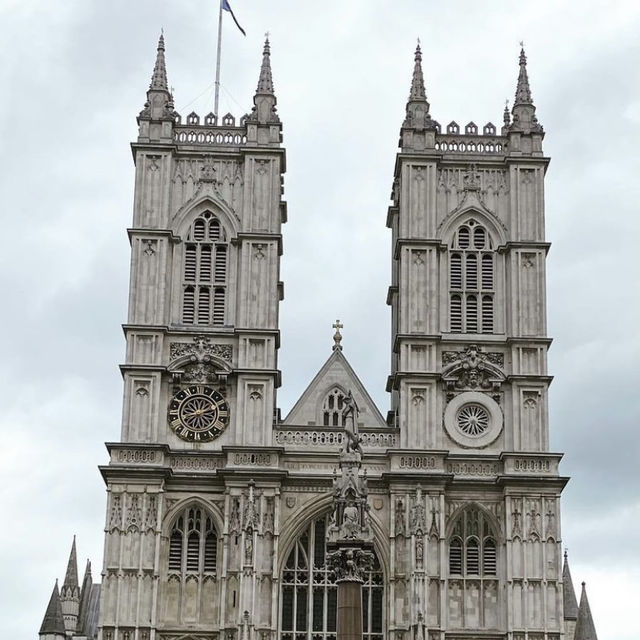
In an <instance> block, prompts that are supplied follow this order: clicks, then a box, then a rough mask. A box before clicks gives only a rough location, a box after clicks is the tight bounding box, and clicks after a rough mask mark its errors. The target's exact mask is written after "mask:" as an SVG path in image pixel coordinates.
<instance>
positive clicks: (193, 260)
mask: <svg viewBox="0 0 640 640" xmlns="http://www.w3.org/2000/svg"><path fill="white" fill-rule="evenodd" d="M227 254H228V247H227V239H226V236H225V233H224V229H223V228H222V226H221V225H220V221H219V220H218V218H216V217H215V216H214V215H213V213H211V212H210V211H205V212H204V213H202V214H201V215H200V216H198V217H197V218H196V219H195V220H194V221H193V224H192V225H191V228H190V229H189V232H188V234H187V238H186V240H185V246H184V269H183V274H182V322H183V323H184V324H198V325H214V326H222V325H224V321H225V303H226V290H227V271H228V265H227V262H228V260H227Z"/></svg>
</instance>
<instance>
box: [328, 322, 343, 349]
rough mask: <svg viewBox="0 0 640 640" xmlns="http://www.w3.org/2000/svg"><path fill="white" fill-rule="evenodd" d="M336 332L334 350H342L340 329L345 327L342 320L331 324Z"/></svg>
mask: <svg viewBox="0 0 640 640" xmlns="http://www.w3.org/2000/svg"><path fill="white" fill-rule="evenodd" d="M331 326H332V327H333V328H334V329H335V330H336V332H335V333H334V334H333V347H332V350H333V351H342V345H341V344H340V343H341V342H342V334H341V333H340V329H343V328H344V325H343V324H342V323H341V322H340V320H336V321H335V323H334V324H333V325H331Z"/></svg>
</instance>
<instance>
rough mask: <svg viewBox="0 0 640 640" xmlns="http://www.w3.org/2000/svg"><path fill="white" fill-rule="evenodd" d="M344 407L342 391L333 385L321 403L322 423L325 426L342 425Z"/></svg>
mask: <svg viewBox="0 0 640 640" xmlns="http://www.w3.org/2000/svg"><path fill="white" fill-rule="evenodd" d="M344 408H345V404H344V393H343V392H342V390H341V389H339V388H338V387H334V388H333V389H331V391H329V393H328V394H327V395H326V396H325V398H324V401H323V403H322V424H323V425H324V426H325V427H343V426H344V416H343V411H344Z"/></svg>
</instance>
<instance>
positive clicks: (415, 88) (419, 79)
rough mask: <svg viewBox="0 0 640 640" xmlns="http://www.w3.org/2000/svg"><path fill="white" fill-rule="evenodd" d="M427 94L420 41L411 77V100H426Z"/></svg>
mask: <svg viewBox="0 0 640 640" xmlns="http://www.w3.org/2000/svg"><path fill="white" fill-rule="evenodd" d="M426 99H427V94H426V93H425V90H424V76H423V74H422V50H421V49H420V41H419V40H418V44H417V46H416V52H415V54H414V65H413V78H412V79H411V91H410V92H409V100H410V101H411V100H425V101H426Z"/></svg>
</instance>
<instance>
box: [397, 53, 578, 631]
mask: <svg viewBox="0 0 640 640" xmlns="http://www.w3.org/2000/svg"><path fill="white" fill-rule="evenodd" d="M543 138H544V131H543V128H542V126H541V125H540V123H539V122H538V120H537V118H536V109H535V106H534V104H533V99H532V96H531V90H530V87H529V79H528V75H527V59H526V56H525V52H524V49H522V50H521V52H520V59H519V75H518V81H517V88H516V94H515V100H514V102H513V107H512V109H511V111H509V109H508V107H507V106H505V110H504V121H503V124H502V127H501V128H500V130H498V129H497V127H496V126H495V125H494V124H492V123H491V122H489V123H487V124H485V125H484V126H478V125H477V124H476V123H474V122H469V123H468V124H466V125H465V126H460V125H459V124H458V123H456V122H454V121H452V122H450V123H449V124H448V125H446V127H444V126H441V125H440V124H439V123H438V122H437V121H436V120H434V119H433V118H432V117H431V115H430V105H429V102H428V101H427V96H426V92H425V84H424V78H423V72H422V53H421V50H420V47H419V46H418V48H417V49H416V52H415V66H414V70H413V78H412V82H411V89H410V94H409V99H408V101H407V106H406V116H405V119H404V122H403V124H402V128H401V130H400V141H399V147H400V149H399V152H398V154H397V157H396V162H395V170H394V180H393V188H392V194H391V198H392V204H391V206H390V207H389V212H388V217H387V226H388V227H389V228H390V229H391V230H392V281H391V286H390V288H389V294H388V299H387V302H388V304H389V305H390V306H391V311H392V354H391V375H390V377H389V380H388V386H387V390H388V391H389V392H390V393H391V411H390V412H389V416H388V422H389V424H390V426H394V427H396V428H397V429H398V434H399V443H400V446H399V449H401V451H402V452H407V453H408V452H421V453H427V452H428V453H429V454H430V455H433V456H434V458H433V459H436V460H437V459H439V456H444V459H445V460H446V462H445V465H444V471H445V472H446V474H447V479H446V480H443V478H442V476H440V479H439V480H438V481H437V482H436V480H435V476H433V477H432V478H431V479H430V477H429V474H426V476H425V474H424V471H425V469H419V470H418V469H416V470H415V473H416V474H419V476H420V477H419V479H418V478H417V479H416V482H419V483H421V487H422V490H425V491H426V492H428V493H429V495H430V496H431V497H430V500H431V504H432V505H434V510H437V511H438V512H441V511H444V519H443V524H444V526H443V529H442V530H440V531H439V532H438V535H439V540H438V541H436V539H435V538H434V539H433V540H430V544H433V545H436V546H437V548H438V550H439V551H438V554H437V557H435V556H434V562H433V563H432V564H431V567H430V568H429V569H428V570H427V571H428V573H431V574H432V578H427V582H428V585H429V586H428V592H429V596H428V598H427V600H428V605H427V607H426V608H427V611H428V614H427V620H426V626H427V628H428V629H429V633H430V635H429V638H430V639H431V638H432V637H433V638H441V637H445V636H444V635H442V636H441V635H440V634H441V633H442V634H446V637H449V635H448V634H449V633H451V632H453V633H454V635H455V633H458V632H467V633H468V632H472V631H480V630H482V631H483V632H484V633H485V634H486V633H489V635H488V636H487V637H491V638H493V637H494V636H493V635H491V633H495V634H496V636H495V637H500V638H510V639H513V640H524V638H525V637H526V638H528V639H531V638H535V639H536V640H538V639H539V640H542V639H543V638H545V639H549V640H551V639H555V638H560V634H561V633H562V629H563V605H562V574H561V564H562V558H561V542H560V493H561V491H562V488H563V487H564V485H565V484H566V481H567V479H566V478H562V477H560V476H559V474H558V463H559V460H560V458H561V455H560V454H554V453H550V452H549V429H548V408H547V395H548V387H549V384H550V382H551V377H550V376H549V375H548V373H547V350H548V347H549V345H550V343H551V340H550V338H549V337H548V336H547V321H546V292H545V289H546V283H545V261H546V255H547V252H548V250H549V244H548V243H547V242H546V240H545V223H544V216H545V214H544V176H545V172H546V169H547V166H548V164H549V158H547V157H545V155H544V153H543V150H542V141H543ZM428 460H429V458H424V460H423V461H424V465H427V461H428ZM424 465H422V463H421V466H424ZM427 466H428V465H427ZM436 466H437V465H436ZM394 490H395V489H394V487H393V486H392V487H391V492H392V493H394ZM399 490H400V489H399V486H398V491H399ZM434 517H435V516H434ZM436 577H437V578H438V580H436ZM431 634H432V635H431ZM451 637H453V636H451ZM457 637H458V636H457V635H456V638H457ZM464 637H465V638H466V637H467V636H466V635H465V636H464ZM474 637H475V636H474ZM482 637H485V635H483V636H482Z"/></svg>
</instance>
